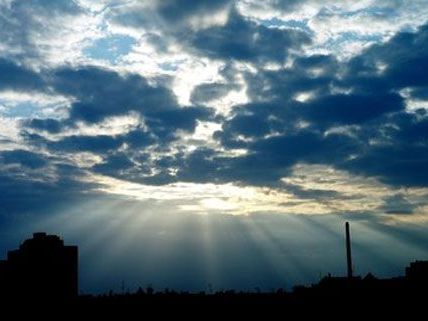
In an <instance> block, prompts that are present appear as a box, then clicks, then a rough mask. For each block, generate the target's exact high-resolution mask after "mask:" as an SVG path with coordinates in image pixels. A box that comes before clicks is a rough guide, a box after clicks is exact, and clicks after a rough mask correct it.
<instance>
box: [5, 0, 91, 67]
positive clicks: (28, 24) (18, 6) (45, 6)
mask: <svg viewBox="0 0 428 321" xmlns="http://www.w3.org/2000/svg"><path fill="white" fill-rule="evenodd" d="M0 11H1V14H0V26H1V33H0V43H1V45H0V55H2V56H3V57H7V58H9V59H12V60H15V61H19V62H20V63H26V64H29V65H32V66H36V67H39V68H40V67H43V66H46V64H49V65H50V64H54V65H58V64H61V63H64V62H65V61H71V60H76V58H77V57H79V56H80V50H79V47H81V46H82V43H83V42H84V41H85V40H87V39H88V38H91V37H94V36H95V35H96V34H97V27H96V24H97V20H96V18H94V17H93V16H91V15H90V14H89V13H88V12H86V11H85V10H84V8H82V7H81V6H80V5H79V4H78V2H77V1H66V0H59V1H53V0H36V1H31V3H28V2H27V3H23V2H21V1H3V2H1V3H0Z"/></svg>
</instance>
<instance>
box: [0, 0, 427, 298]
mask: <svg viewBox="0 0 428 321" xmlns="http://www.w3.org/2000/svg"><path fill="white" fill-rule="evenodd" d="M427 4H428V3H427V1H426V0H412V1H404V0H402V1H400V0H386V1H380V0H379V1H378V0H366V1H338V0H337V1H336V0H329V1H317V0H304V1H291V0H284V1H282V0H269V1H253V0H236V1H232V0H219V1H210V0H187V1H178V0H166V1H161V0H156V1H153V0H151V1H133V0H131V1H128V0H127V1H124V0H103V1H96V3H95V2H94V1H87V0H75V1H70V0H36V1H21V0H0V205H1V206H0V239H1V240H2V241H1V242H0V248H1V249H2V251H3V252H2V253H5V251H6V249H8V248H12V247H14V246H15V244H18V242H19V241H20V240H22V239H24V238H25V237H27V236H28V233H31V232H32V231H34V230H37V229H40V230H45V229H46V230H48V232H51V233H59V234H62V235H64V236H65V237H66V238H68V239H70V241H74V242H75V243H77V244H78V245H79V246H80V247H81V248H82V249H83V252H82V253H83V254H82V255H83V256H82V261H81V262H82V265H83V266H82V271H83V272H82V279H81V283H82V286H81V287H82V289H83V291H107V290H108V289H109V288H117V287H118V286H119V284H120V282H121V280H126V281H127V282H128V284H129V286H134V287H136V286H137V285H139V284H141V285H143V286H144V285H146V284H149V283H151V284H153V285H154V286H159V287H170V288H174V287H175V288H179V289H206V287H207V286H208V284H212V285H213V286H214V287H217V288H232V287H235V288H242V289H253V288H254V287H256V286H259V287H262V288H264V289H271V288H278V287H290V286H292V285H294V284H296V283H308V282H313V281H315V280H316V279H317V277H318V276H319V274H320V273H327V272H337V273H342V271H343V266H342V259H343V255H344V253H342V252H343V251H342V250H343V249H342V247H343V246H342V243H341V242H342V235H341V233H342V223H343V222H344V220H345V219H346V220H350V221H352V222H353V224H355V242H356V244H358V246H357V248H358V249H357V250H356V253H355V255H356V258H355V261H356V262H358V263H356V264H357V266H356V269H357V271H359V273H361V274H363V273H365V272H367V271H373V272H375V273H378V274H379V275H384V276H385V275H396V274H400V273H401V270H400V269H401V267H402V266H404V264H405V263H406V262H407V261H408V260H410V259H414V258H424V257H426V256H427V255H428V237H426V236H425V235H426V232H428V229H427V226H426V224H427V222H428V219H427V218H428V166H427V164H428V114H427V110H428V74H427V72H426V70H428V5H427ZM392 248H394V249H395V250H394V251H393V250H391V249H392ZM117 275H120V277H117Z"/></svg>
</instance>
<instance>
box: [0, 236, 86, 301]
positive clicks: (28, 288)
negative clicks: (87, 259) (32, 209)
mask: <svg viewBox="0 0 428 321" xmlns="http://www.w3.org/2000/svg"><path fill="white" fill-rule="evenodd" d="M0 289H1V290H0V291H1V292H2V294H3V296H7V297H10V298H22V299H25V298H38V299H46V298H49V299H57V300H64V299H71V298H74V297H77V294H78V249H77V246H65V245H64V241H63V240H61V239H60V238H59V237H58V236H56V235H47V234H46V233H34V234H33V238H32V239H28V240H26V241H24V242H23V243H22V244H21V245H20V247H19V249H17V250H13V251H9V252H8V255H7V260H6V261H0Z"/></svg>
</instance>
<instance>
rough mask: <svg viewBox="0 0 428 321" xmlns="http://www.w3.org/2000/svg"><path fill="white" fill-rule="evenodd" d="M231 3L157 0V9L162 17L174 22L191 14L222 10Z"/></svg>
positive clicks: (197, 0)
mask: <svg viewBox="0 0 428 321" xmlns="http://www.w3.org/2000/svg"><path fill="white" fill-rule="evenodd" d="M231 3H232V1H231V0H217V1H212V0H187V1H181V0H166V1H165V0H162V1H158V4H157V11H158V12H159V14H160V15H161V16H162V17H163V18H164V19H166V20H167V21H169V22H171V23H174V22H177V21H180V20H182V19H187V18H189V17H191V16H198V15H201V14H206V13H207V12H217V11H220V10H223V9H225V8H226V7H227V6H228V5H230V4H231Z"/></svg>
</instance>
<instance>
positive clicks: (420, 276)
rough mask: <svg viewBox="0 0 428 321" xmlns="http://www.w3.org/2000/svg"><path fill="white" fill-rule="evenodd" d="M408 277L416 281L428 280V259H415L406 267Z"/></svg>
mask: <svg viewBox="0 0 428 321" xmlns="http://www.w3.org/2000/svg"><path fill="white" fill-rule="evenodd" d="M406 278H407V279H409V280H414V281H425V282H427V281H428V261H414V262H412V263H410V265H409V266H408V267H406Z"/></svg>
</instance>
